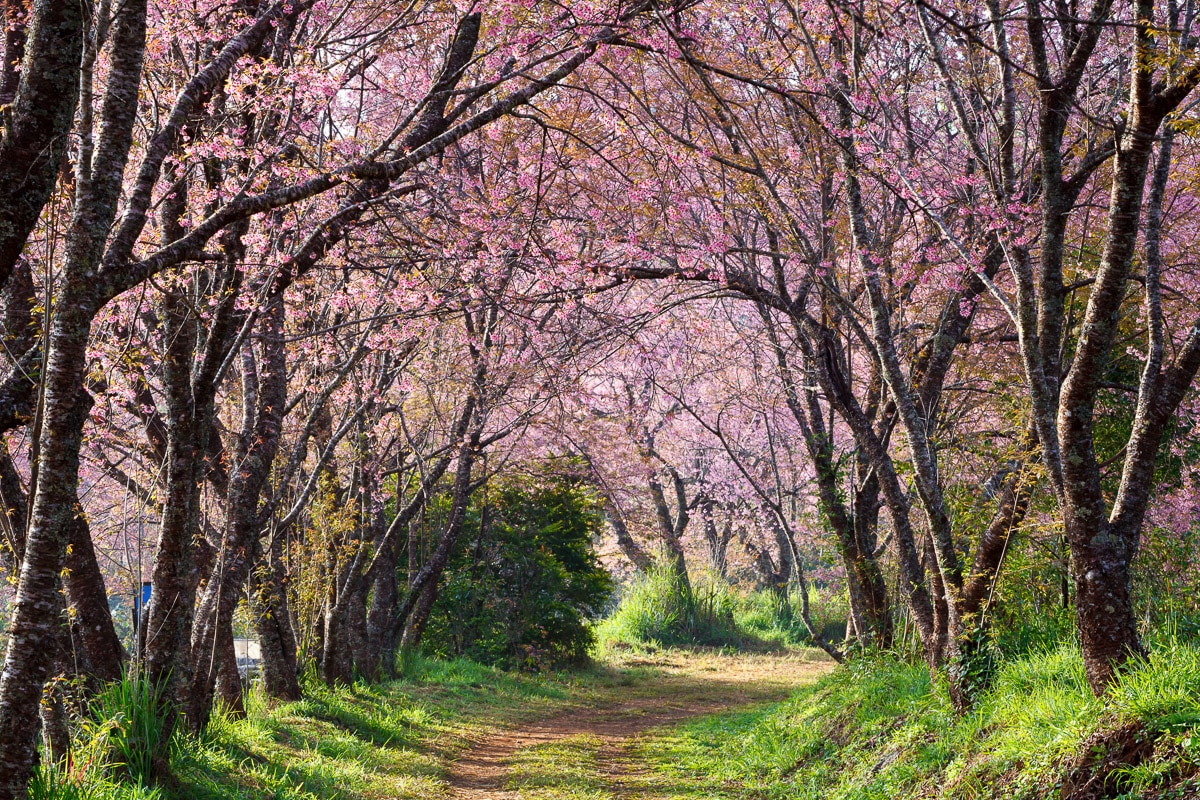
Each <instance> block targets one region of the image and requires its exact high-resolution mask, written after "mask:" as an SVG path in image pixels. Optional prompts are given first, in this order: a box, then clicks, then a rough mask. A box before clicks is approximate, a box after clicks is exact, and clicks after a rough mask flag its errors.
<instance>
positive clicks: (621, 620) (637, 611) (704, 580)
mask: <svg viewBox="0 0 1200 800" xmlns="http://www.w3.org/2000/svg"><path fill="white" fill-rule="evenodd" d="M689 588H690V591H689ZM798 591H799V590H793V591H791V592H790V593H789V594H787V595H786V596H784V597H779V596H777V595H775V594H774V593H772V592H770V591H767V590H765V589H764V590H758V591H752V592H744V591H739V590H737V589H735V588H734V587H732V586H730V584H729V583H728V582H727V581H725V580H723V579H721V578H720V577H717V576H715V575H711V574H708V573H700V574H698V575H695V576H693V577H692V579H691V581H690V587H686V586H684V585H683V583H682V581H680V579H679V578H678V577H677V576H676V575H675V573H674V572H673V571H672V570H671V569H670V568H668V567H667V566H665V565H659V566H654V567H652V568H650V569H649V570H646V571H645V572H643V573H641V574H639V575H638V577H637V578H635V579H634V580H633V582H632V583H631V584H630V585H629V586H627V587H626V588H625V589H624V591H623V592H622V593H621V597H620V602H619V603H618V604H617V606H616V608H615V610H614V611H613V612H612V614H610V615H609V616H608V617H607V618H606V619H604V620H603V621H602V622H600V623H599V624H598V625H597V627H596V638H597V640H598V641H599V642H600V643H601V645H608V646H611V645H613V644H614V643H617V644H620V645H625V646H629V647H633V648H639V647H646V646H649V647H651V648H661V647H672V646H692V645H705V646H711V647H730V648H737V649H751V650H753V649H762V648H764V647H779V646H806V645H811V644H813V642H812V638H811V636H810V635H809V633H808V630H807V628H806V627H805V626H804V623H803V622H802V620H801V619H800V615H799V612H798V611H797V609H798V608H799V607H800V597H799V595H798ZM842 595H843V593H828V594H827V595H823V594H821V593H819V592H816V591H812V590H810V597H809V604H810V607H811V608H812V618H813V622H814V626H815V627H816V629H817V630H818V632H820V633H821V634H822V635H823V636H824V637H825V638H826V639H832V640H834V641H837V640H839V639H841V638H842V637H843V636H844V635H845V619H846V606H845V600H844V598H843V597H842Z"/></svg>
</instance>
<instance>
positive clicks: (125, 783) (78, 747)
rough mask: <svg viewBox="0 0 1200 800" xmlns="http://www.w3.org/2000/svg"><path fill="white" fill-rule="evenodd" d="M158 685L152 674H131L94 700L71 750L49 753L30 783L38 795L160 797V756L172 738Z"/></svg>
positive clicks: (108, 799)
mask: <svg viewBox="0 0 1200 800" xmlns="http://www.w3.org/2000/svg"><path fill="white" fill-rule="evenodd" d="M158 699H159V692H158V690H157V689H156V688H155V687H154V686H153V685H152V684H151V683H150V681H149V680H148V679H146V678H145V677H143V676H138V675H128V676H126V677H125V678H124V679H123V680H120V681H117V682H115V683H111V684H109V685H108V686H106V687H104V688H103V689H102V690H101V691H100V693H99V694H97V695H96V696H95V697H93V698H92V699H91V702H90V703H89V705H88V711H89V713H88V716H87V717H85V718H83V719H80V720H77V721H76V725H75V731H74V736H73V741H72V743H71V752H70V753H69V754H68V757H67V758H65V759H62V760H58V761H56V762H55V761H51V760H50V759H49V758H46V760H45V761H44V762H43V763H42V765H41V766H40V767H39V768H38V771H37V774H36V775H35V777H34V780H33V782H32V783H31V785H30V790H29V792H30V797H31V798H33V800H56V799H61V800H75V798H79V800H157V798H159V797H161V793H160V792H159V790H158V789H157V788H150V783H151V780H152V778H153V773H154V759H155V758H156V757H161V758H164V759H165V758H166V756H167V754H168V753H169V751H170V743H169V742H168V741H167V740H166V736H167V730H166V723H165V721H164V720H163V718H162V716H161V715H160V714H159V711H158Z"/></svg>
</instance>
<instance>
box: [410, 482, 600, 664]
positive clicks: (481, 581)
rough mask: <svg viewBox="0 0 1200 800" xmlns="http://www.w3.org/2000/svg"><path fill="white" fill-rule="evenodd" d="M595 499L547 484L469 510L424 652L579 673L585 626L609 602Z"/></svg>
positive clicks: (492, 494)
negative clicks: (573, 668)
mask: <svg viewBox="0 0 1200 800" xmlns="http://www.w3.org/2000/svg"><path fill="white" fill-rule="evenodd" d="M600 524H601V522H600V516H599V513H598V510H597V504H596V501H595V499H594V498H593V497H592V496H591V495H590V494H589V493H588V492H587V490H586V489H585V488H584V487H583V486H581V485H580V484H579V483H578V482H576V481H574V480H572V479H569V478H560V477H554V478H548V479H544V480H541V481H539V482H537V483H532V484H530V483H526V484H522V483H515V482H514V483H510V484H508V485H505V486H501V487H500V488H496V489H489V490H487V491H485V492H483V493H481V494H480V496H479V497H478V498H477V499H475V500H473V501H472V505H471V509H470V513H469V514H468V519H467V523H466V527H465V529H464V532H463V535H462V537H461V538H460V544H459V546H458V548H457V550H456V552H455V553H454V556H453V558H452V560H451V563H450V565H449V567H448V569H447V574H446V578H445V583H444V586H443V588H442V590H441V592H440V594H439V597H438V602H437V604H436V605H435V607H434V612H433V614H432V615H431V617H430V621H429V626H428V628H427V630H426V635H425V643H426V648H427V649H428V650H430V651H431V652H433V653H435V654H437V655H440V656H452V657H453V656H465V657H467V658H470V659H473V660H476V661H479V662H481V663H485V664H495V665H502V666H518V667H522V668H546V667H555V666H562V665H570V664H579V663H581V662H583V661H585V660H586V658H587V654H588V651H589V650H590V648H591V645H592V642H593V634H592V631H591V628H590V627H589V625H588V624H587V622H588V620H589V619H591V618H593V617H595V616H596V615H597V614H598V613H599V611H600V609H601V608H602V607H603V606H604V604H605V603H606V602H607V600H608V598H609V596H610V594H611V593H612V579H611V578H610V577H609V575H608V573H607V572H606V571H605V570H604V569H603V568H602V567H600V565H599V563H598V562H597V559H596V555H595V552H594V551H593V548H592V541H593V540H594V539H595V538H596V537H597V536H598V533H599V530H600Z"/></svg>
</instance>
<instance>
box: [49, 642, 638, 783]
mask: <svg viewBox="0 0 1200 800" xmlns="http://www.w3.org/2000/svg"><path fill="white" fill-rule="evenodd" d="M645 675H646V672H645V671H644V670H642V671H638V670H608V669H604V668H597V669H593V670H589V671H586V672H582V673H576V674H566V673H562V674H551V675H545V676H528V675H521V674H516V673H506V672H502V671H500V670H495V669H491V668H488V667H483V666H480V665H478V664H474V663H471V662H469V661H462V660H458V661H448V662H443V661H433V660H417V661H415V662H414V663H413V664H412V665H411V667H410V669H409V670H408V674H407V677H405V678H404V679H402V680H397V681H392V682H388V683H385V684H380V685H368V684H365V683H359V684H355V685H353V686H346V687H340V688H336V689H331V688H329V687H326V686H324V685H322V684H319V683H317V682H312V684H310V685H309V686H308V687H307V688H306V691H305V697H304V699H303V700H300V701H298V702H294V703H283V704H278V705H274V706H269V705H268V704H267V703H265V702H264V701H263V700H262V699H261V698H260V697H258V696H257V695H254V694H251V696H250V703H249V708H248V715H247V717H246V718H245V719H238V720H234V719H230V718H228V717H226V716H222V715H220V714H218V715H217V716H216V717H215V718H214V719H213V720H212V722H211V723H210V725H209V726H208V727H207V728H206V729H205V731H204V733H203V734H202V735H200V736H198V737H193V736H186V735H179V736H176V737H175V740H174V741H173V743H172V748H171V750H172V755H171V769H172V773H173V778H174V781H173V782H172V783H171V784H170V785H167V786H164V787H160V788H154V789H147V788H144V787H138V786H137V785H135V784H134V783H132V782H131V781H129V780H128V777H127V776H126V774H125V772H126V770H125V769H124V767H123V765H122V764H121V763H120V759H119V757H118V758H114V757H113V753H112V751H113V748H111V747H106V746H105V745H104V742H103V741H100V742H97V739H96V737H97V735H99V736H106V737H110V738H111V737H114V736H115V735H116V734H117V731H116V730H115V729H114V730H110V731H109V732H107V733H105V732H103V731H98V730H97V727H96V726H95V725H94V724H91V725H89V724H87V723H84V724H81V726H80V730H79V731H78V735H77V751H76V752H75V753H73V754H72V756H73V757H72V759H71V762H70V764H69V766H68V767H67V768H66V769H65V770H44V771H43V777H42V780H41V782H40V785H38V786H35V787H34V791H33V792H32V796H33V799H34V800H41V799H42V798H45V799H46V800H49V799H50V798H55V799H56V800H57V799H58V798H62V800H68V799H69V798H80V799H81V800H82V799H83V798H86V799H87V800H135V799H136V800H159V798H161V800H174V799H175V798H178V799H179V800H184V798H188V799H189V800H191V799H192V798H195V799H196V800H217V798H220V799H221V800H232V799H234V798H237V799H238V800H243V799H244V800H259V799H260V798H288V799H289V800H292V799H293V798H294V799H296V800H325V799H326V798H340V799H341V800H357V799H358V798H363V799H364V800H365V799H366V798H389V800H390V799H392V798H396V799H397V800H404V799H405V798H428V797H432V796H440V795H442V794H444V793H445V786H444V780H443V777H444V773H445V765H446V763H447V762H448V761H450V760H452V759H453V758H454V757H455V756H456V755H457V754H458V753H459V752H461V751H462V750H463V749H464V748H465V747H467V746H468V744H469V743H470V742H471V741H472V740H473V739H475V738H478V737H479V736H481V735H484V734H486V733H488V732H490V731H494V730H497V729H499V728H503V727H506V726H511V725H514V724H517V723H519V722H520V721H521V720H523V719H529V718H536V717H541V716H544V715H546V714H551V713H553V712H554V711H556V710H558V709H561V708H564V707H567V706H569V705H578V704H587V703H590V702H594V701H595V698H596V697H597V696H598V694H600V693H603V692H605V691H611V690H614V687H617V686H619V685H620V684H621V683H628V682H633V681H638V680H641V679H643V678H644V677H645ZM130 716H131V715H130V714H128V713H125V714H122V713H120V712H118V713H117V714H116V715H115V718H116V720H117V722H116V726H117V728H120V727H121V726H123V725H125V724H126V723H125V722H123V721H122V718H123V717H124V718H128V717H130ZM110 724H111V723H110ZM110 744H111V742H110ZM106 751H107V752H106ZM105 756H107V757H105Z"/></svg>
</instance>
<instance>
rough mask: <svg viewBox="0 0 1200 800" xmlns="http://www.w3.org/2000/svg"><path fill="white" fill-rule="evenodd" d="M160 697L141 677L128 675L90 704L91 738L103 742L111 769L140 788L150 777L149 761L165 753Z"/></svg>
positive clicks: (156, 690)
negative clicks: (137, 784) (112, 767)
mask: <svg viewBox="0 0 1200 800" xmlns="http://www.w3.org/2000/svg"><path fill="white" fill-rule="evenodd" d="M160 694H161V692H160V691H159V689H158V687H156V686H154V685H153V684H152V683H151V682H150V680H149V679H148V678H146V677H145V676H143V675H130V676H127V677H126V678H125V679H124V680H120V681H117V682H116V683H111V684H109V685H108V686H106V687H105V688H104V690H103V691H101V692H100V693H99V694H98V695H96V697H95V698H94V699H93V700H92V702H91V704H90V708H91V716H92V725H93V726H94V729H95V733H94V734H93V736H94V737H96V738H97V739H102V740H103V742H104V743H105V745H106V746H107V749H108V752H109V754H110V756H109V758H110V761H111V763H112V764H113V766H115V767H117V768H118V769H119V770H121V771H123V772H124V773H125V774H126V775H127V776H128V777H129V778H131V779H132V780H133V781H135V782H137V783H141V784H148V783H149V782H150V780H151V778H152V776H153V773H154V764H153V759H154V758H155V757H156V756H160V755H162V754H165V753H166V751H167V743H166V742H165V741H164V737H166V736H167V724H166V721H165V720H164V719H163V717H162V715H161V714H160V713H159V697H160Z"/></svg>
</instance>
